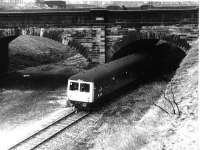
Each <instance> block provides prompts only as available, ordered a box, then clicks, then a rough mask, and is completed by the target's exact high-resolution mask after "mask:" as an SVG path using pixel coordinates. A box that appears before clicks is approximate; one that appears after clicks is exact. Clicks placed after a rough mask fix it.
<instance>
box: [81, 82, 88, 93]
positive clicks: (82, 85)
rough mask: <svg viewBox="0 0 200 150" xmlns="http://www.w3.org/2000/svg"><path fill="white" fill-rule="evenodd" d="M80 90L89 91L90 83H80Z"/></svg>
mask: <svg viewBox="0 0 200 150" xmlns="http://www.w3.org/2000/svg"><path fill="white" fill-rule="evenodd" d="M80 91H81V92H90V85H89V84H87V83H81V84H80Z"/></svg>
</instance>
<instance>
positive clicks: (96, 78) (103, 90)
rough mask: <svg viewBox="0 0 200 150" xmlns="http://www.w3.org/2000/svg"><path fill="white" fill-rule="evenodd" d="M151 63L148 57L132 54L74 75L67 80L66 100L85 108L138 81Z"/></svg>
mask: <svg viewBox="0 0 200 150" xmlns="http://www.w3.org/2000/svg"><path fill="white" fill-rule="evenodd" d="M151 61H152V58H151V57H150V56H149V55H145V54H132V55H129V56H125V57H123V58H120V59H117V60H114V61H111V62H109V63H106V64H102V65H99V66H97V67H95V68H92V69H90V70H87V71H85V72H81V73H78V74H75V75H73V76H71V77H70V78H69V79H68V86H67V100H68V101H69V102H71V103H72V104H73V105H74V106H75V107H81V108H84V107H87V106H89V105H91V104H93V103H95V102H96V101H99V100H101V98H102V97H104V96H106V95H108V94H110V93H112V92H113V91H115V90H117V89H119V88H121V87H123V86H125V85H127V84H130V83H131V82H133V81H136V80H139V79H140V77H142V76H144V74H145V72H146V70H148V69H149V68H151V64H152V62H151Z"/></svg>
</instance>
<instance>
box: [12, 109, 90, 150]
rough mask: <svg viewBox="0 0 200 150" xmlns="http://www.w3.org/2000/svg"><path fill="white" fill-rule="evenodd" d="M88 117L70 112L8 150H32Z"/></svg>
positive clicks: (84, 113) (83, 113) (81, 113)
mask: <svg viewBox="0 0 200 150" xmlns="http://www.w3.org/2000/svg"><path fill="white" fill-rule="evenodd" d="M88 115H89V113H87V112H78V113H76V111H72V112H70V113H69V114H67V115H66V116H64V117H62V118H59V119H58V120H56V121H54V122H53V123H51V124H50V125H47V126H46V127H44V128H43V129H41V130H39V131H37V132H36V133H34V134H32V135H31V136H29V137H28V138H25V139H24V140H22V141H21V142H19V143H17V144H16V145H14V146H12V147H11V148H10V149H9V150H33V149H35V148H37V147H39V146H40V145H42V144H44V143H45V142H47V141H49V140H50V139H52V138H53V137H55V136H56V135H58V134H59V133H61V132H63V131H64V130H65V129H67V128H69V127H71V126H73V125H75V124H76V123H78V122H79V121H81V120H82V119H83V118H85V117H86V116H88Z"/></svg>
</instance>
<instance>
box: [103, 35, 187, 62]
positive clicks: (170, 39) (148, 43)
mask: <svg viewBox="0 0 200 150" xmlns="http://www.w3.org/2000/svg"><path fill="white" fill-rule="evenodd" d="M164 43H165V45H166V44H168V45H171V46H176V47H177V48H180V49H181V50H183V51H184V52H186V51H187V50H188V49H189V48H190V45H189V43H188V42H187V40H185V39H181V37H180V36H178V35H170V34H165V33H163V32H152V31H146V32H140V31H132V32H129V33H128V35H127V36H124V37H123V38H122V39H120V40H118V41H116V42H115V43H114V44H113V46H112V47H111V48H110V50H109V51H108V52H107V58H108V61H111V60H114V59H117V58H120V57H123V56H125V55H128V54H131V53H135V52H148V51H152V50H153V49H157V48H156V47H157V46H160V45H163V44H164Z"/></svg>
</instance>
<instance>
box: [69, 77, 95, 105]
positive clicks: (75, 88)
mask: <svg viewBox="0 0 200 150" xmlns="http://www.w3.org/2000/svg"><path fill="white" fill-rule="evenodd" d="M93 89H94V83H93V82H85V81H82V80H68V85H67V100H69V101H70V102H72V103H83V104H84V103H85V104H87V103H92V102H93V100H94V90H93Z"/></svg>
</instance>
